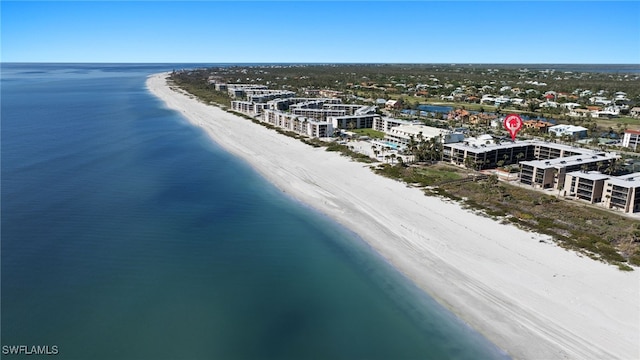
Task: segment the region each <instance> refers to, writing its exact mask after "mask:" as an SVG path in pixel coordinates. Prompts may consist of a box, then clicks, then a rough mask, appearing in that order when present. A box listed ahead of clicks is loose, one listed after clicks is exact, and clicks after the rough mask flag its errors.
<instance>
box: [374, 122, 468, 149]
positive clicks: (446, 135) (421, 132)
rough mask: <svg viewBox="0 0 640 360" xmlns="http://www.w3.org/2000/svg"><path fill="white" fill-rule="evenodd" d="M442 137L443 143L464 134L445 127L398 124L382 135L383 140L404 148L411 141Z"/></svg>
mask: <svg viewBox="0 0 640 360" xmlns="http://www.w3.org/2000/svg"><path fill="white" fill-rule="evenodd" d="M438 136H441V137H442V142H443V143H445V144H446V143H452V142H459V141H462V140H463V139H464V135H463V134H461V133H453V132H451V131H449V130H446V129H439V128H434V127H431V126H425V125H418V124H408V125H400V126H396V127H393V128H391V130H389V131H387V132H386V133H385V136H384V140H385V141H387V142H389V143H391V144H394V145H396V146H398V148H404V147H406V146H407V145H409V143H410V142H411V139H412V138H413V140H414V141H416V142H418V141H420V139H421V138H422V139H431V138H434V137H438Z"/></svg>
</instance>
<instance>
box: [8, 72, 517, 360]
mask: <svg viewBox="0 0 640 360" xmlns="http://www.w3.org/2000/svg"><path fill="white" fill-rule="evenodd" d="M180 67H183V66H180V65H136V66H131V65H82V64H75V65H44V64H41V65H33V64H31V65H12V64H3V67H2V94H1V95H2V114H1V115H2V134H1V136H2V138H1V140H2V143H1V144H2V179H1V180H2V189H1V191H2V192H1V195H2V201H1V210H2V213H1V214H2V229H1V231H2V233H1V235H2V255H1V256H2V263H1V270H2V273H1V276H2V279H1V280H2V318H1V319H2V322H1V330H2V345H3V346H4V345H50V346H53V345H56V346H57V347H58V351H59V355H57V358H65V359H176V358H180V359H340V358H343V359H493V358H504V357H506V356H505V355H504V354H503V353H502V352H501V351H500V350H498V349H497V348H496V347H495V346H493V345H492V344H491V343H489V342H488V341H486V340H485V339H484V338H483V337H482V336H480V335H479V334H477V333H475V332H474V331H472V330H471V329H470V328H468V327H467V326H466V325H465V324H464V323H462V322H461V321H459V320H458V319H457V318H455V317H454V316H452V315H451V314H450V313H449V312H447V311H446V310H444V309H443V308H442V307H440V306H439V305H437V304H436V303H435V302H434V301H433V300H432V299H430V298H429V297H427V296H426V295H425V294H424V293H422V292H421V291H419V290H418V289H416V288H415V287H414V286H413V285H412V284H411V283H410V282H408V281H407V280H406V279H405V278H404V277H402V276H401V275H400V274H399V273H397V272H396V271H395V270H394V269H392V268H391V267H390V266H388V264H386V263H385V262H384V261H382V259H381V258H380V257H379V256H377V255H376V254H375V253H374V252H372V251H371V249H369V248H368V247H367V246H366V244H365V243H363V242H362V241H361V240H360V239H358V238H357V237H356V236H355V235H353V234H351V233H349V232H348V231H346V230H345V229H343V228H341V227H339V226H338V225H336V224H335V223H333V222H332V221H330V220H329V219H327V218H325V217H323V216H322V215H320V214H317V213H315V212H314V211H312V210H310V209H309V208H307V207H306V206H304V205H302V204H300V203H297V202H296V201H293V200H291V199H289V198H287V197H285V196H283V195H282V193H281V192H280V191H278V190H277V189H275V188H274V187H273V186H272V185H271V184H269V183H267V182H266V181H265V180H264V179H262V178H261V177H259V176H258V175H257V174H256V173H255V172H254V171H253V170H252V169H250V168H249V167H247V166H246V165H245V164H244V163H243V162H241V161H238V160H237V159H235V158H233V157H231V156H230V155H228V154H227V153H225V152H223V151H222V150H221V149H220V148H219V147H218V146H216V145H215V144H214V143H212V142H211V141H210V140H209V139H208V138H207V137H206V135H205V134H204V133H202V132H201V131H200V130H199V129H197V128H194V127H191V126H189V124H188V123H187V122H186V121H185V120H184V119H182V118H181V117H180V116H179V115H178V114H177V113H175V112H172V111H169V110H167V109H165V108H164V107H163V105H162V103H161V102H160V101H159V100H157V99H156V98H154V97H153V96H151V95H150V94H149V93H148V92H147V91H146V89H145V87H144V81H145V78H146V76H147V75H148V74H151V73H154V72H159V71H166V70H171V69H172V68H180ZM23 357H24V358H34V357H33V356H23ZM11 358H20V356H13V357H11Z"/></svg>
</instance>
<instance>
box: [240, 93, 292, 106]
mask: <svg viewBox="0 0 640 360" xmlns="http://www.w3.org/2000/svg"><path fill="white" fill-rule="evenodd" d="M245 95H246V98H247V101H252V102H255V103H266V102H267V101H270V100H273V99H281V98H290V97H294V96H295V95H296V93H294V92H293V91H288V90H245Z"/></svg>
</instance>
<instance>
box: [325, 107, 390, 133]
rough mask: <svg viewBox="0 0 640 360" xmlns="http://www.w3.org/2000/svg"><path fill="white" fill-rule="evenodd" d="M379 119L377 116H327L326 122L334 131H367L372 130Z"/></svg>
mask: <svg viewBox="0 0 640 360" xmlns="http://www.w3.org/2000/svg"><path fill="white" fill-rule="evenodd" d="M340 111H344V110H340ZM380 118H381V116H380V115H378V114H363V115H338V116H327V118H326V120H327V121H328V122H330V123H331V124H332V125H333V127H334V128H336V129H367V128H373V124H374V123H375V122H376V121H377V120H378V119H380Z"/></svg>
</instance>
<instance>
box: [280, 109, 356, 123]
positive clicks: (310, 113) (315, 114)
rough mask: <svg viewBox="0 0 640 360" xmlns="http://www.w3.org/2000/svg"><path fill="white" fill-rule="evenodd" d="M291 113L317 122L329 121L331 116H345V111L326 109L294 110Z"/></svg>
mask: <svg viewBox="0 0 640 360" xmlns="http://www.w3.org/2000/svg"><path fill="white" fill-rule="evenodd" d="M291 113H292V114H294V115H298V116H304V117H308V118H313V119H316V120H321V121H327V118H328V117H330V116H345V115H346V114H345V111H344V110H326V109H309V108H293V107H291Z"/></svg>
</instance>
